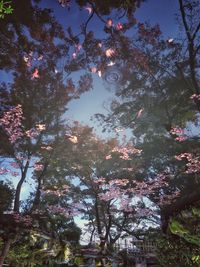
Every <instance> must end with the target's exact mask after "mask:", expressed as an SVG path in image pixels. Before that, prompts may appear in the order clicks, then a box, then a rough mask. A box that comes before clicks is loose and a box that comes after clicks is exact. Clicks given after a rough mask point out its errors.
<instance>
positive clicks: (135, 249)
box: [115, 240, 156, 255]
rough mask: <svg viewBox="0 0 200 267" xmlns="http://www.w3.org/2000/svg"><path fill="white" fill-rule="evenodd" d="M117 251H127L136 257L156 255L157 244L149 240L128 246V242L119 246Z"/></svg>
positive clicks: (131, 243)
mask: <svg viewBox="0 0 200 267" xmlns="http://www.w3.org/2000/svg"><path fill="white" fill-rule="evenodd" d="M115 249H116V251H120V250H126V251H127V253H129V254H135V255H137V254H139V255H147V254H155V251H156V243H155V242H153V241H149V240H136V241H132V242H130V243H129V244H128V245H127V244H126V242H125V243H124V244H117V245H116V246H115Z"/></svg>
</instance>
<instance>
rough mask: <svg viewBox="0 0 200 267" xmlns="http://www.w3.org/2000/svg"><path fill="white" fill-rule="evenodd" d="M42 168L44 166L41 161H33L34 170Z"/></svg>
mask: <svg viewBox="0 0 200 267" xmlns="http://www.w3.org/2000/svg"><path fill="white" fill-rule="evenodd" d="M43 168H44V166H43V165H42V164H41V163H39V162H35V164H34V169H35V171H42V170H43Z"/></svg>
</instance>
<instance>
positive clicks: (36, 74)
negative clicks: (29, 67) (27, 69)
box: [32, 68, 39, 79]
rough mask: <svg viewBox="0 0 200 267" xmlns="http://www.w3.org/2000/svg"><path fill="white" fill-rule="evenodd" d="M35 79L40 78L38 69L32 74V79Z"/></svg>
mask: <svg viewBox="0 0 200 267" xmlns="http://www.w3.org/2000/svg"><path fill="white" fill-rule="evenodd" d="M35 78H39V71H38V69H37V68H36V69H35V70H34V72H33V74H32V79H35Z"/></svg>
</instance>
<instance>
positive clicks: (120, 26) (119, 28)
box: [116, 22, 123, 31]
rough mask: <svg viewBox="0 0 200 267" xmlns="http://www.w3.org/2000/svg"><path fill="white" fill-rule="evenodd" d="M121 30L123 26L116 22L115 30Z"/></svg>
mask: <svg viewBox="0 0 200 267" xmlns="http://www.w3.org/2000/svg"><path fill="white" fill-rule="evenodd" d="M122 29H123V24H122V23H121V22H118V23H117V25H116V30H117V31H120V30H122Z"/></svg>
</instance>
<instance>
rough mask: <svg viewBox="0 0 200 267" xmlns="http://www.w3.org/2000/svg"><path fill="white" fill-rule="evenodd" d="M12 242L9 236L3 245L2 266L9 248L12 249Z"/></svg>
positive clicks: (0, 258) (0, 263)
mask: <svg viewBox="0 0 200 267" xmlns="http://www.w3.org/2000/svg"><path fill="white" fill-rule="evenodd" d="M11 243H12V239H11V238H8V239H7V240H5V242H4V245H3V248H2V252H1V255H0V267H2V266H3V263H4V260H5V258H6V256H7V254H8V252H9V250H10V246H11Z"/></svg>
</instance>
